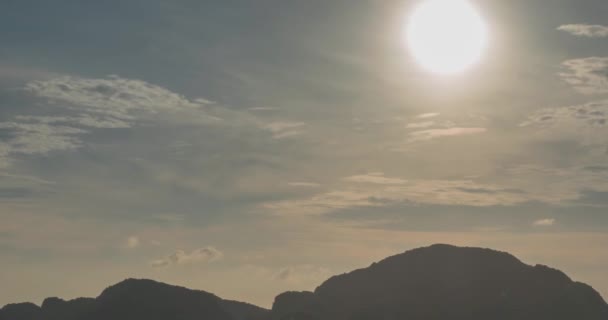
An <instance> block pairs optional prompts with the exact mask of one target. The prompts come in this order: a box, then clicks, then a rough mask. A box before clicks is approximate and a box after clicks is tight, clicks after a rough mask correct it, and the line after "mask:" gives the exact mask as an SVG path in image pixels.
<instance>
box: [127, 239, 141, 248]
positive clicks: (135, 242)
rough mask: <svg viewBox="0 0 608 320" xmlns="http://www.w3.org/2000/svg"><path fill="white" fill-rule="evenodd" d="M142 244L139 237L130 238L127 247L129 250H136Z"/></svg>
mask: <svg viewBox="0 0 608 320" xmlns="http://www.w3.org/2000/svg"><path fill="white" fill-rule="evenodd" d="M140 244H141V242H140V241H139V237H137V236H130V237H128V238H127V241H126V247H127V248H128V249H135V248H137V247H139V245H140Z"/></svg>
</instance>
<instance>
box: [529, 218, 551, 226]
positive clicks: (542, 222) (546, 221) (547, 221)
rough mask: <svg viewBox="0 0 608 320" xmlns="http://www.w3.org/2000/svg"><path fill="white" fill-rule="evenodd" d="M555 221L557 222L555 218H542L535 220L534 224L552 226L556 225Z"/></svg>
mask: <svg viewBox="0 0 608 320" xmlns="http://www.w3.org/2000/svg"><path fill="white" fill-rule="evenodd" d="M555 223H556V220H555V219H540V220H536V221H534V223H533V225H534V226H535V227H551V226H553V225H555Z"/></svg>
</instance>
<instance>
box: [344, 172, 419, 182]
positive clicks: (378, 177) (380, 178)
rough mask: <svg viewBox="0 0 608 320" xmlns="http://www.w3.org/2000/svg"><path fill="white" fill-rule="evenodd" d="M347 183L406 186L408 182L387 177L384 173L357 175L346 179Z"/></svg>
mask: <svg viewBox="0 0 608 320" xmlns="http://www.w3.org/2000/svg"><path fill="white" fill-rule="evenodd" d="M344 180H346V181H350V182H358V183H373V184H386V185H391V184H405V183H406V182H407V181H406V180H403V179H399V178H390V177H386V176H385V175H384V173H383V172H371V173H368V174H363V175H356V176H351V177H346V178H344Z"/></svg>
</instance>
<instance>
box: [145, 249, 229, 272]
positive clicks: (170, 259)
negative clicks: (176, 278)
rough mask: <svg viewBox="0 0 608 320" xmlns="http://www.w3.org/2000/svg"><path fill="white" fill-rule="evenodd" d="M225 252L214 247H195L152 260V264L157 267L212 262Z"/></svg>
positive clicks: (221, 256) (220, 257) (219, 258)
mask: <svg viewBox="0 0 608 320" xmlns="http://www.w3.org/2000/svg"><path fill="white" fill-rule="evenodd" d="M223 257H224V254H223V253H222V252H221V251H219V250H218V249H216V248H214V247H205V248H200V249H195V250H193V251H191V252H186V251H184V250H177V251H176V252H175V253H173V254H171V255H169V256H167V257H164V258H161V259H158V260H155V261H152V262H151V265H152V266H153V267H155V268H162V267H168V266H171V265H186V264H195V263H211V262H215V261H218V260H221V259H222V258H223Z"/></svg>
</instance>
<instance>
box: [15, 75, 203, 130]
mask: <svg viewBox="0 0 608 320" xmlns="http://www.w3.org/2000/svg"><path fill="white" fill-rule="evenodd" d="M25 89H26V91H28V92H31V93H33V94H34V95H36V96H38V97H41V98H46V99H48V100H50V102H53V103H61V104H65V107H68V108H74V109H76V110H78V111H80V112H83V111H86V112H88V113H93V114H97V115H103V116H106V117H113V118H117V119H121V120H129V121H133V120H135V119H137V118H138V117H140V116H144V115H150V114H158V113H161V112H164V113H174V112H177V111H185V110H197V109H198V110H202V108H204V107H205V106H207V105H210V104H212V103H211V102H210V101H208V100H205V99H194V100H190V99H187V98H186V97H184V96H182V95H179V94H177V93H174V92H171V91H169V90H167V89H165V88H162V87H159V86H156V85H153V84H150V83H147V82H144V81H141V80H132V79H125V78H121V77H118V76H110V77H108V78H98V79H91V78H80V77H70V76H65V77H59V78H54V79H51V80H45V81H33V82H30V83H28V84H27V85H26V87H25Z"/></svg>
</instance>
